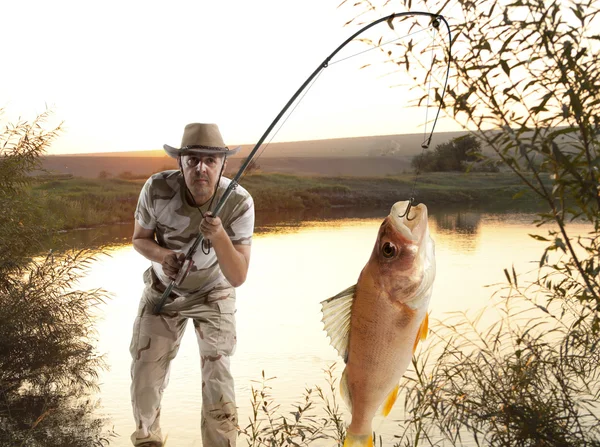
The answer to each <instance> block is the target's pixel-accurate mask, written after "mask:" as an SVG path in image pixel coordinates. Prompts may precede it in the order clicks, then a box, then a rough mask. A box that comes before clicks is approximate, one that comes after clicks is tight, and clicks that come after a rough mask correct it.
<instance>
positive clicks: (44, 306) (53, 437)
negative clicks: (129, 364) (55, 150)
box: [0, 113, 108, 447]
mask: <svg viewBox="0 0 600 447" xmlns="http://www.w3.org/2000/svg"><path fill="white" fill-rule="evenodd" d="M46 117H47V113H44V114H42V115H40V116H39V117H38V118H37V119H35V120H34V121H33V122H19V123H17V124H16V125H12V126H11V125H9V126H7V127H6V128H5V129H4V131H3V132H2V133H1V134H0V148H1V149H0V209H2V213H3V218H2V219H0V234H1V235H2V236H1V238H0V307H1V308H2V312H0V339H1V340H2V343H0V445H7V446H8V445H10V446H32V447H35V446H51V445H52V446H72V447H75V446H81V447H84V446H85V447H88V446H101V445H107V444H108V439H107V434H106V433H104V432H103V428H102V426H103V422H104V421H103V420H102V419H99V418H96V417H95V416H94V415H93V411H94V409H95V407H96V406H95V403H94V402H92V401H91V400H90V398H89V393H90V391H92V390H95V389H96V387H97V385H96V378H97V372H98V369H99V368H101V367H103V366H104V365H103V362H102V359H101V358H100V357H98V355H97V354H96V352H95V348H94V338H93V336H94V333H93V330H92V329H91V325H90V319H91V313H90V310H91V306H93V305H95V304H97V303H99V302H100V301H101V300H102V299H104V298H105V293H104V292H103V291H100V290H95V291H80V290H77V289H75V286H76V282H77V279H78V278H79V277H80V276H81V275H82V274H83V273H85V270H86V268H87V267H88V265H89V262H90V260H91V259H92V258H91V255H90V254H89V253H87V252H85V251H84V252H79V253H67V254H65V255H61V256H55V255H53V254H52V253H49V254H48V255H47V256H45V257H42V258H35V257H34V256H35V255H37V254H38V253H39V250H40V247H41V238H42V237H43V236H44V235H47V234H48V233H49V232H50V230H51V229H50V228H48V227H47V226H46V225H45V223H44V222H45V219H44V218H42V217H43V216H44V213H45V212H46V210H45V209H44V208H43V207H40V206H39V204H38V202H37V201H36V200H35V197H33V196H32V194H31V193H30V187H31V185H29V183H30V181H31V178H30V177H29V176H28V174H29V173H30V172H31V171H33V170H35V169H37V168H38V167H39V157H40V156H41V154H42V153H43V152H44V150H45V149H46V148H47V147H48V146H49V145H50V143H51V141H52V140H53V138H54V137H55V136H56V135H57V133H58V131H59V129H54V130H51V131H46V130H44V128H43V127H42V124H43V122H44V120H45V118H46Z"/></svg>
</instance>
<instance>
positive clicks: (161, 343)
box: [130, 123, 254, 447]
mask: <svg viewBox="0 0 600 447" xmlns="http://www.w3.org/2000/svg"><path fill="white" fill-rule="evenodd" d="M164 149H165V151H166V152H167V154H168V155H170V156H171V157H173V158H176V159H177V161H178V163H179V171H177V170H172V171H163V172H159V173H158V174H154V175H152V176H151V177H150V178H149V179H148V180H147V181H146V184H145V185H144V187H143V188H142V191H141V193H140V196H139V199H138V205H137V209H136V211H135V229H134V233H133V246H134V248H135V249H136V250H137V251H138V252H139V253H141V254H142V255H143V256H145V257H146V258H148V259H149V260H150V261H152V265H151V267H150V268H148V270H146V271H145V272H144V284H145V288H144V291H143V293H142V298H141V301H140V305H139V310H138V314H137V318H136V319H135V323H134V328H133V337H132V340H131V347H130V351H131V355H132V358H133V361H132V365H131V377H132V384H131V402H132V406H133V414H134V417H135V424H136V429H135V431H134V432H133V434H132V436H131V440H132V442H133V445H135V446H144V447H162V445H163V438H162V434H161V429H160V402H161V398H162V394H163V391H164V389H165V388H166V386H167V383H168V379H169V364H170V362H171V360H173V359H174V358H175V356H176V354H177V351H178V349H179V345H180V343H181V338H182V336H183V333H184V329H185V326H186V323H187V320H188V319H191V320H192V321H193V324H194V330H195V332H196V338H197V340H198V345H199V348H200V357H201V365H202V366H201V369H202V421H201V430H202V443H203V445H204V446H206V447H221V446H222V447H232V446H235V445H236V437H237V411H236V405H235V392H234V383H233V377H232V375H231V371H230V357H231V355H233V353H234V350H235V345H236V329H235V317H234V312H235V289H234V288H235V287H239V286H240V285H242V284H243V283H244V281H245V279H246V274H247V272H248V264H249V261H250V244H251V240H252V234H253V231H254V203H253V200H252V197H251V196H250V194H249V193H248V192H247V191H246V190H245V189H244V188H242V187H240V186H237V188H235V189H234V190H233V192H232V193H231V194H230V196H229V197H228V198H227V200H226V201H225V204H224V205H223V207H222V208H221V210H220V211H219V216H213V215H212V213H211V211H210V210H211V205H212V204H213V202H214V201H215V198H217V200H218V198H220V197H221V196H222V195H223V193H224V191H225V189H226V188H227V186H228V185H229V183H230V182H231V180H229V179H227V178H225V177H223V171H224V169H225V166H226V165H227V157H229V156H231V155H233V154H235V153H236V152H238V151H239V147H238V148H235V149H229V148H228V147H226V146H225V144H224V143H223V138H222V137H221V133H220V132H219V129H218V127H217V125H215V124H200V123H193V124H188V125H187V126H186V127H185V130H184V132H183V138H182V141H181V148H179V149H176V148H174V147H171V146H168V145H164ZM199 232H201V233H202V235H203V236H204V241H203V243H202V244H201V246H199V247H198V249H197V250H196V252H195V254H194V256H193V259H192V260H193V263H192V267H191V269H190V272H189V274H188V275H187V276H185V278H184V279H183V280H182V281H181V282H180V283H179V284H178V285H176V286H175V287H174V288H173V291H172V292H171V294H170V295H169V297H168V299H167V301H166V303H165V304H164V306H163V307H162V310H161V311H160V313H159V314H158V315H155V314H154V313H153V309H154V307H155V305H156V304H157V303H158V302H159V301H160V298H161V297H162V294H163V292H164V291H165V289H166V286H168V285H169V284H170V283H171V281H172V280H174V279H175V278H176V277H177V274H178V272H179V270H180V268H181V267H182V263H183V259H184V257H185V253H186V252H187V248H188V247H189V246H190V245H191V244H192V243H193V241H194V240H195V239H196V237H197V236H198V234H199Z"/></svg>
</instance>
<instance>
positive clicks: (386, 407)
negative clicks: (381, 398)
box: [381, 385, 400, 417]
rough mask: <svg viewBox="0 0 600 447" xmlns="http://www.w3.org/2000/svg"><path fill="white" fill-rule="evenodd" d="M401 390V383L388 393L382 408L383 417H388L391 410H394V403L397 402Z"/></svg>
mask: <svg viewBox="0 0 600 447" xmlns="http://www.w3.org/2000/svg"><path fill="white" fill-rule="evenodd" d="M399 390H400V385H396V386H395V387H394V389H393V390H392V392H391V393H390V394H388V397H387V399H386V400H385V402H384V404H383V408H382V409H381V414H382V415H383V417H387V415H388V414H390V411H392V407H393V406H394V404H395V403H396V399H397V398H398V391H399Z"/></svg>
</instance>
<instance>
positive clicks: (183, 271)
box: [154, 11, 452, 314]
mask: <svg viewBox="0 0 600 447" xmlns="http://www.w3.org/2000/svg"><path fill="white" fill-rule="evenodd" d="M407 16H426V17H431V18H432V22H433V24H434V27H436V28H437V27H438V26H439V21H440V20H441V21H443V22H444V24H445V25H446V28H447V29H448V36H449V41H450V44H451V43H452V38H451V36H450V25H449V24H448V22H447V21H446V19H445V18H444V16H442V15H440V14H434V13H430V12H422V11H408V12H398V13H392V14H390V15H388V16H385V17H382V18H380V19H377V20H375V21H373V22H371V23H369V24H368V25H365V26H364V27H363V28H361V29H360V30H358V31H357V32H355V33H354V34H352V36H350V37H349V38H347V39H346V40H345V41H344V42H343V43H342V44H341V45H340V46H338V47H337V48H336V49H335V50H334V51H333V52H332V53H331V54H330V55H329V56H327V57H326V58H325V60H323V62H321V63H320V64H319V66H318V67H317V68H316V69H315V70H314V71H313V72H312V73H311V75H310V76H309V77H308V78H307V79H306V81H304V83H303V84H302V85H301V86H300V88H299V89H298V90H297V91H296V93H294V94H293V95H292V97H291V98H290V100H289V101H288V102H287V103H286V104H285V106H284V107H283V109H281V111H280V112H279V113H278V114H277V116H276V117H275V119H274V120H273V122H272V123H271V124H270V125H269V127H268V128H267V130H266V131H265V133H263V135H262V136H261V137H260V138H259V140H258V142H257V143H256V144H255V146H254V148H253V149H252V151H251V152H250V154H249V155H248V157H247V158H246V160H245V161H244V163H243V164H242V165H241V166H240V169H239V170H238V172H237V174H236V175H235V177H234V178H233V179H232V180H231V182H230V183H229V185H228V186H227V189H226V190H225V192H224V193H223V195H222V196H221V198H220V199H219V201H218V202H217V205H216V207H215V209H214V210H213V216H214V217H216V216H218V215H219V212H220V211H221V208H223V205H224V204H225V202H226V201H227V199H228V198H229V195H230V194H231V193H232V192H233V190H234V189H235V188H237V187H238V185H239V180H240V178H241V176H242V174H243V173H244V171H245V170H246V168H247V167H248V165H249V164H250V162H251V161H252V159H253V158H254V156H255V155H256V152H258V149H259V148H260V146H261V145H262V144H263V142H264V141H265V139H266V138H267V135H269V133H270V132H271V131H272V130H273V128H274V127H275V126H276V125H277V123H278V122H279V120H280V119H281V117H282V116H283V115H284V114H285V112H287V110H288V109H289V108H290V106H291V105H292V104H293V103H294V101H296V99H297V98H298V96H300V94H301V93H302V91H303V90H304V89H305V88H306V87H307V86H308V85H309V84H310V83H311V82H312V80H313V79H314V78H315V77H316V76H317V75H318V74H319V73H320V72H321V71H322V70H323V69H325V68H327V67H328V66H329V62H330V61H331V59H332V58H333V57H334V56H335V55H336V54H337V53H338V52H339V51H340V50H341V49H342V48H344V47H345V46H346V45H347V44H348V43H350V42H351V41H353V40H354V39H355V38H356V37H358V36H359V35H361V34H362V33H363V32H365V31H367V30H368V29H370V28H372V27H374V26H375V25H378V24H379V23H382V22H388V24H390V27H391V22H392V20H394V19H396V18H398V17H407ZM448 64H450V60H449V58H448ZM448 71H449V70H448ZM448 71H447V72H446V84H445V85H444V92H445V90H446V85H447V82H448ZM444 92H442V98H443V97H444ZM440 109H441V104H440V107H439V108H438V112H437V115H436V117H435V121H434V123H433V126H432V129H431V133H430V135H429V138H428V139H427V140H426V142H425V143H423V144H424V145H425V144H426V145H427V146H428V145H429V142H430V141H431V136H432V135H433V130H434V128H435V124H436V122H437V119H438V116H439V113H440ZM203 241H204V235H203V234H202V233H199V234H198V236H197V237H196V239H195V240H194V242H193V243H192V245H191V246H190V248H189V250H188V252H187V254H186V255H185V258H184V261H183V265H182V266H181V268H180V269H179V273H178V274H177V276H176V278H175V279H174V280H171V282H170V284H169V285H168V286H167V288H166V289H165V291H164V292H163V294H162V296H161V298H160V301H159V302H158V304H156V306H154V314H159V313H160V311H161V310H162V307H163V306H164V304H165V302H166V301H167V298H168V297H169V295H170V294H171V292H172V290H173V287H174V286H176V285H180V284H181V282H182V281H183V280H184V279H185V277H186V276H187V275H188V273H189V271H190V269H191V267H192V257H193V255H194V253H195V251H196V249H197V248H198V246H199V245H200V244H201V243H202V242H203Z"/></svg>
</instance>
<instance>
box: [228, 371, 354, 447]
mask: <svg viewBox="0 0 600 447" xmlns="http://www.w3.org/2000/svg"><path fill="white" fill-rule="evenodd" d="M325 374H326V380H327V384H328V388H329V389H328V390H323V389H322V388H320V387H318V386H316V387H315V388H314V389H312V388H307V389H306V391H305V393H304V395H303V396H302V399H300V401H299V402H298V403H297V404H295V405H294V408H293V410H294V411H290V412H287V413H286V414H290V415H291V417H290V416H288V417H287V418H286V417H285V416H283V415H281V414H280V406H279V405H277V404H276V403H275V402H274V400H273V398H272V396H271V391H270V390H271V387H270V386H269V382H271V381H272V380H273V379H275V378H274V377H270V378H267V377H265V372H264V371H263V373H262V380H261V381H260V382H257V383H258V386H257V387H254V386H253V387H252V400H251V402H252V416H251V417H250V420H249V423H248V425H247V426H246V427H244V428H240V435H241V437H242V438H243V439H245V441H246V442H247V445H248V446H250V447H260V446H265V447H273V446H296V447H300V446H306V447H309V446H312V445H314V444H313V443H314V442H315V441H318V440H323V439H325V440H329V441H330V442H331V444H330V445H335V446H339V447H341V446H342V445H343V442H344V437H345V436H346V428H345V424H344V421H343V418H342V415H341V413H340V407H339V404H338V401H337V399H336V394H337V386H336V385H337V384H336V382H337V379H336V378H335V376H334V374H335V365H331V366H330V367H329V368H328V369H327V370H325ZM315 395H316V396H317V398H318V400H317V402H319V403H320V405H319V406H320V410H321V411H320V413H321V414H322V416H316V415H315V413H314V411H315V410H317V404H316V403H315V398H314V396H315Z"/></svg>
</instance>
